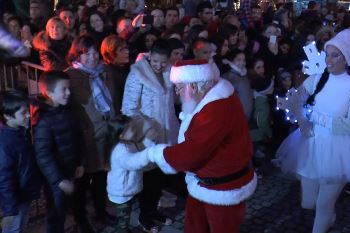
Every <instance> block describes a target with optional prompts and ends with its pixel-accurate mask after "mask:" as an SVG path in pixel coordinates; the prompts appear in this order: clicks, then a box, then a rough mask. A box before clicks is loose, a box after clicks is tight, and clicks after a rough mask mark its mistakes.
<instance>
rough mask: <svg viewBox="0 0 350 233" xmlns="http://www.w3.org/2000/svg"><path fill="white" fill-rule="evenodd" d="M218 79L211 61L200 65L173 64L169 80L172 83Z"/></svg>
mask: <svg viewBox="0 0 350 233" xmlns="http://www.w3.org/2000/svg"><path fill="white" fill-rule="evenodd" d="M216 79H218V74H217V72H216V70H215V67H214V66H213V63H206V64H201V65H184V66H173V67H171V71H170V81H171V82H173V83H195V82H203V81H210V80H216Z"/></svg>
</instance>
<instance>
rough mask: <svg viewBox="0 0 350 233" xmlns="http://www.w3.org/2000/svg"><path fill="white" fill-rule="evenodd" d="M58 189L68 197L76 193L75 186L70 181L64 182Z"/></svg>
mask: <svg viewBox="0 0 350 233" xmlns="http://www.w3.org/2000/svg"><path fill="white" fill-rule="evenodd" d="M58 187H59V188H60V189H61V190H62V191H63V192H64V193H65V194H67V195H70V194H72V193H73V192H74V184H73V182H71V181H70V180H62V181H61V182H60V183H59V184H58Z"/></svg>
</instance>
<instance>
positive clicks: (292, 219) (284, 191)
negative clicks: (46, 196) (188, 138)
mask: <svg viewBox="0 0 350 233" xmlns="http://www.w3.org/2000/svg"><path fill="white" fill-rule="evenodd" d="M264 169H265V171H262V174H264V176H263V178H261V179H259V182H258V188H257V191H256V192H255V194H254V195H253V196H252V198H251V199H250V200H249V201H248V202H247V212H246V219H245V222H244V224H243V225H242V228H241V232H242V233H304V232H305V233H310V232H311V227H312V222H313V217H314V211H311V210H302V209H301V207H300V188H299V183H298V181H296V180H295V179H292V178H290V177H287V176H285V175H283V174H281V173H279V172H278V171H277V170H276V169H274V168H273V167H272V166H267V167H265V168H264ZM184 203H185V200H184V198H180V199H179V200H178V201H177V205H176V207H174V208H167V209H162V211H163V213H164V214H166V215H168V216H169V217H171V218H173V219H174V223H173V224H172V225H171V226H164V227H163V228H162V230H161V232H162V233H180V232H182V231H183V221H184V205H185V204H184ZM42 204H43V203H39V204H38V205H36V207H35V208H33V211H34V212H36V214H35V215H36V218H31V220H30V227H29V229H28V231H27V232H28V233H41V232H44V226H43V225H44V208H40V205H42ZM89 211H90V212H92V210H91V209H89ZM113 211H114V208H113V207H112V205H111V206H109V212H110V213H113ZM138 211H139V209H138V204H137V202H135V204H134V205H133V212H132V220H131V225H132V232H133V233H140V232H142V231H141V230H140V229H139V228H138V227H137V216H138ZM336 212H337V220H336V222H335V224H334V226H333V228H332V229H331V230H330V231H329V232H330V233H346V232H350V195H348V194H346V193H345V192H344V193H342V195H341V196H340V198H339V200H338V202H337V205H336ZM32 215H33V214H32ZM91 221H92V223H93V225H94V227H96V229H97V232H101V233H113V230H112V228H111V227H103V226H100V225H99V224H98V223H97V222H95V221H94V218H93V217H91ZM67 232H69V233H75V232H76V231H75V227H74V221H73V220H72V218H71V217H69V218H68V220H67ZM194 233H195V232H194Z"/></svg>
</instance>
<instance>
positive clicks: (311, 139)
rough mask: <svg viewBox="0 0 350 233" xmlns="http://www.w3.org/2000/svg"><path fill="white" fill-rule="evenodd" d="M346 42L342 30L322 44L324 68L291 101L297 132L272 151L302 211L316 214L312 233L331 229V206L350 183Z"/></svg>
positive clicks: (349, 33) (349, 45) (349, 49)
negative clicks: (294, 186) (296, 183)
mask: <svg viewBox="0 0 350 233" xmlns="http://www.w3.org/2000/svg"><path fill="white" fill-rule="evenodd" d="M349 38H350V29H346V30H343V31H341V32H340V33H338V34H337V35H336V36H335V37H334V38H332V39H331V40H329V41H328V42H327V43H326V44H325V47H324V49H325V52H326V59H325V60H326V65H327V68H326V69H325V71H324V73H323V74H322V75H315V76H310V77H309V78H308V79H306V80H305V81H304V83H303V85H301V86H300V87H299V89H298V92H297V94H296V95H294V97H293V99H294V100H293V107H292V112H293V114H294V115H295V117H296V118H297V120H298V124H299V130H296V131H295V132H294V133H292V134H291V135H290V136H289V137H288V138H287V139H286V140H285V141H284V142H283V143H282V145H281V146H280V148H279V149H278V151H277V158H278V159H279V160H280V162H281V167H282V170H284V171H288V172H294V173H296V174H297V175H298V176H299V177H300V179H301V188H302V203H301V205H302V207H303V208H307V209H316V216H315V220H314V225H313V230H312V232H313V233H325V232H327V230H328V229H329V228H330V227H331V226H332V225H333V223H334V221H335V218H336V216H335V211H334V205H335V202H336V200H337V198H338V196H339V194H340V192H341V191H342V189H343V188H344V186H345V184H346V183H347V182H349V181H350V70H349V66H350V40H349ZM305 106H307V107H308V108H307V110H305Z"/></svg>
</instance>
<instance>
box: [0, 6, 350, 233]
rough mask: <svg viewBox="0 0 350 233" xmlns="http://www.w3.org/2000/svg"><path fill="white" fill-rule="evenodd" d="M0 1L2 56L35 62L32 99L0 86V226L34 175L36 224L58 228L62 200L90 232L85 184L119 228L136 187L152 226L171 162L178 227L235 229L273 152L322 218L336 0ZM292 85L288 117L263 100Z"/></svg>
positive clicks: (332, 147) (338, 21)
mask: <svg viewBox="0 0 350 233" xmlns="http://www.w3.org/2000/svg"><path fill="white" fill-rule="evenodd" d="M11 4H12V5H11ZM1 11H2V12H1V13H2V15H1V16H2V24H1V28H0V29H1V30H0V48H1V49H3V50H2V51H1V58H2V62H3V63H6V62H8V61H7V58H9V57H14V56H15V57H19V56H21V57H22V58H21V59H19V58H16V60H18V59H19V60H26V61H29V62H32V63H35V64H40V65H42V67H43V69H44V71H43V72H42V74H41V75H40V80H39V84H40V85H39V86H40V95H38V96H37V97H35V98H32V99H30V100H29V99H28V98H27V97H26V96H25V95H24V94H23V93H21V92H20V91H18V90H11V91H6V92H3V93H2V95H1V102H0V114H1V115H0V119H1V127H0V206H1V211H2V213H3V218H2V232H3V233H9V232H22V231H23V229H25V225H26V221H27V214H28V211H29V209H30V203H31V201H32V200H34V199H37V198H38V197H39V195H40V190H41V187H43V190H44V193H45V198H46V202H47V222H46V229H47V232H48V233H55V232H57V233H63V232H64V223H65V219H66V215H67V213H68V212H69V209H71V211H72V214H73V216H74V220H75V222H76V224H77V228H78V229H79V232H83V233H92V232H95V230H94V227H93V226H92V225H91V222H90V220H89V217H88V214H87V210H86V203H87V200H86V199H87V194H86V193H87V192H88V191H90V192H91V199H92V201H93V207H94V210H95V215H96V219H97V220H98V221H100V222H101V223H103V224H104V225H111V226H113V227H114V229H115V231H116V232H118V233H124V232H129V221H130V212H131V204H132V203H133V201H134V199H136V198H137V200H138V202H139V205H140V215H139V224H140V226H141V228H142V229H143V230H144V231H145V232H153V233H156V232H158V231H159V230H160V229H159V226H160V225H170V224H172V220H171V219H170V218H168V217H167V216H164V215H163V214H162V213H161V212H159V209H158V207H159V206H160V205H161V204H162V202H161V196H162V194H163V195H164V194H167V195H168V198H169V199H172V201H174V199H176V188H175V190H174V188H173V189H172V191H173V192H175V195H174V194H169V192H164V189H167V188H169V187H165V182H164V181H165V180H168V181H170V182H174V179H169V177H168V176H167V175H165V174H164V173H166V174H175V173H181V172H182V173H185V175H186V177H185V178H184V177H183V176H182V175H181V174H180V175H176V176H175V179H176V180H182V181H183V180H184V179H185V181H186V183H187V190H188V193H189V195H188V198H187V204H186V217H185V228H184V230H185V232H187V233H192V232H195V233H207V232H208V233H209V232H211V233H223V232H239V226H240V224H241V223H242V222H243V220H244V210H245V201H246V200H247V199H248V198H249V197H250V196H251V195H252V194H253V193H254V190H255V188H256V185H257V177H262V176H261V174H260V172H259V170H258V167H259V164H260V162H261V161H262V160H264V161H265V160H270V159H273V158H274V154H275V152H276V151H277V161H278V164H279V165H280V166H281V167H282V170H286V171H289V172H293V173H296V174H297V175H298V176H299V177H300V180H301V186H302V207H303V208H311V209H316V217H315V222H314V226H313V233H325V232H327V230H328V229H329V227H330V226H332V224H333V223H334V221H335V213H334V205H335V202H336V200H337V197H338V196H339V194H340V192H341V191H342V189H343V187H344V186H345V184H346V183H347V182H348V181H349V180H350V168H349V165H348V164H349V163H348V159H346V158H347V152H348V151H349V150H350V141H349V139H350V131H349V125H350V124H349V120H348V111H349V106H350V105H349V103H350V99H349V96H350V95H349V94H350V83H349V80H350V79H349V64H350V46H349V45H350V42H349V38H350V29H349V27H350V14H349V12H348V11H346V10H345V9H344V8H341V7H339V6H338V5H336V4H334V3H332V2H329V3H327V4H326V5H324V6H322V7H321V6H320V5H319V4H318V3H317V2H315V1H309V3H308V7H307V9H305V10H304V11H303V12H302V13H301V14H300V15H298V16H297V15H296V14H295V11H294V8H293V2H279V1H276V2H271V3H270V5H268V6H265V5H263V4H260V5H259V2H258V1H254V0H242V1H241V3H240V8H239V9H237V10H234V9H233V3H232V1H230V0H227V1H218V2H217V1H194V0H186V1H183V3H180V4H176V5H174V6H172V7H168V8H166V9H162V8H158V7H157V6H154V7H150V6H148V7H146V6H145V3H144V1H142V0H141V1H136V0H125V1H114V2H112V1H108V0H102V1H99V2H97V1H96V0H83V1H74V0H73V1H65V0H61V1H55V3H54V4H53V5H51V3H50V2H49V1H46V0H30V1H28V2H27V4H21V2H20V1H13V2H9V3H8V6H7V7H4V8H3V9H1ZM2 28H5V29H6V30H7V32H8V33H6V32H5V31H3V30H2ZM2 41H4V42H3V43H2ZM313 41H315V44H316V47H317V49H318V50H319V52H321V51H322V50H324V51H325V53H326V58H325V62H326V69H325V71H324V72H323V74H317V75H311V76H309V77H307V76H306V75H305V74H304V73H303V66H302V61H304V60H305V59H307V58H306V56H305V54H304V51H303V47H304V46H306V45H308V44H310V43H312V42H313ZM15 84H16V85H17V87H18V89H22V88H26V87H23V86H20V85H19V84H17V83H15ZM347 85H349V86H347ZM292 88H295V89H296V90H297V93H296V94H295V95H293V98H292V102H293V103H292V106H293V107H292V108H291V109H290V111H291V112H292V114H293V116H294V117H295V119H296V121H295V122H294V121H293V122H290V121H288V120H287V115H286V114H287V113H288V112H286V110H284V109H281V110H276V109H275V107H276V98H274V96H276V95H277V96H279V97H286V96H287V95H288V91H289V90H291V89H292ZM330 99H332V102H331V101H330ZM306 107H307V108H308V109H310V112H308V111H305V108H306ZM288 111H289V110H288ZM29 129H30V130H29ZM296 129H297V130H296ZM335 158H336V159H335ZM254 167H255V168H254ZM167 183H169V182H167ZM183 183H184V182H183ZM180 184H182V183H181V182H180ZM180 186H181V185H180ZM177 187H178V186H177ZM169 196H170V197H169ZM107 198H108V199H109V201H111V202H112V203H114V204H115V205H116V213H115V214H111V213H109V212H108V211H107V210H106V204H107ZM163 201H164V199H163ZM163 204H164V203H163Z"/></svg>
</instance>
